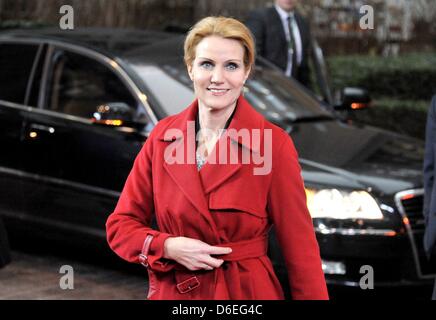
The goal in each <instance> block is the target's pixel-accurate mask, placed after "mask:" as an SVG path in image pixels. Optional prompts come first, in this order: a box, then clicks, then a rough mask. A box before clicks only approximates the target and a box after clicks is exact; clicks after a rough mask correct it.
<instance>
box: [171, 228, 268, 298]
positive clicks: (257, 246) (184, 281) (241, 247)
mask: <svg viewBox="0 0 436 320" xmlns="http://www.w3.org/2000/svg"><path fill="white" fill-rule="evenodd" d="M215 246H217V247H229V248H232V252H231V253H229V254H223V255H217V256H215V255H214V257H216V258H219V259H223V260H224V261H240V260H244V259H250V258H258V257H262V256H264V255H266V254H267V251H268V236H267V235H264V236H261V237H258V238H254V239H250V240H243V241H238V242H228V243H221V244H218V245H215ZM175 269H176V271H175V275H176V281H177V285H176V286H177V289H178V290H179V292H180V293H187V292H189V291H192V290H194V289H195V288H197V287H198V286H199V285H200V281H199V280H198V278H197V276H196V275H195V273H196V271H189V270H187V269H186V268H185V267H183V266H181V265H178V266H176V268H175Z"/></svg>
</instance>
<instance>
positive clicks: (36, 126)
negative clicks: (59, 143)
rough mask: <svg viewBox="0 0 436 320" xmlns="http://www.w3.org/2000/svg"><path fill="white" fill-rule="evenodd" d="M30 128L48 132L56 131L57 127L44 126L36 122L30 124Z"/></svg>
mask: <svg viewBox="0 0 436 320" xmlns="http://www.w3.org/2000/svg"><path fill="white" fill-rule="evenodd" d="M30 130H38V131H45V132H48V133H55V131H56V130H55V128H53V127H50V126H44V125H42V124H36V123H32V124H31V125H30Z"/></svg>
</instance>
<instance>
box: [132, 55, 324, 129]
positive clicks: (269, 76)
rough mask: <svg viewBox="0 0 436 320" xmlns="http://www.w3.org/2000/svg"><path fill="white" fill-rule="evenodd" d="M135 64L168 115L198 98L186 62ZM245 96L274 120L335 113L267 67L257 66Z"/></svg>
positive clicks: (245, 90)
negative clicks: (195, 96) (195, 95)
mask: <svg viewBox="0 0 436 320" xmlns="http://www.w3.org/2000/svg"><path fill="white" fill-rule="evenodd" d="M132 67H133V69H134V70H135V71H136V73H137V74H138V75H139V77H140V78H141V79H142V81H143V82H144V85H145V86H146V89H147V90H148V94H151V95H152V96H153V99H154V100H155V101H156V102H157V103H158V104H159V107H160V108H162V109H163V110H164V112H165V114H166V115H173V114H176V113H178V112H180V111H182V110H183V109H185V108H186V107H187V106H188V105H189V104H191V103H192V101H193V100H194V92H193V86H192V82H191V80H190V78H189V76H188V73H187V71H186V68H185V67H184V65H183V64H181V63H174V62H173V63H162V64H160V65H159V66H157V65H150V64H147V65H145V64H134V65H132ZM146 94H147V93H146ZM244 97H245V98H246V99H247V100H248V101H249V102H250V104H251V105H252V106H253V107H254V108H255V109H256V110H257V111H259V112H260V113H261V114H263V115H264V116H265V118H267V119H268V120H270V121H273V122H280V121H291V122H292V121H298V120H299V119H308V118H320V117H332V115H331V114H330V113H329V112H328V111H327V110H325V109H324V108H323V107H322V106H321V104H320V102H319V101H318V100H316V98H315V97H313V96H312V95H311V94H310V93H309V92H307V91H306V90H305V89H303V88H301V86H300V85H298V84H297V83H296V82H295V81H290V80H289V79H288V78H286V77H284V76H283V75H281V74H280V73H279V72H277V71H276V70H272V69H269V68H265V67H256V69H255V73H254V75H253V76H252V77H251V78H250V79H249V80H248V81H247V82H246V84H245V87H244Z"/></svg>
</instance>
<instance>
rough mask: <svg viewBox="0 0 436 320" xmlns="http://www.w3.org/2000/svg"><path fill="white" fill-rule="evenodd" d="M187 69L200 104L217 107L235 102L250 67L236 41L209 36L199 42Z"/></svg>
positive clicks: (239, 44)
mask: <svg viewBox="0 0 436 320" xmlns="http://www.w3.org/2000/svg"><path fill="white" fill-rule="evenodd" d="M188 72H189V76H190V78H191V80H192V81H193V83H194V90H195V95H196V96H197V98H198V100H199V103H200V105H202V106H203V107H206V108H209V109H214V110H218V109H225V108H229V107H232V106H233V105H234V104H235V103H236V100H237V99H238V97H239V96H240V94H241V91H242V87H243V85H244V82H245V80H247V78H248V75H249V72H250V70H249V69H247V68H245V66H244V48H243V46H242V45H241V43H240V42H239V41H237V40H233V39H225V38H221V37H218V36H209V37H206V38H204V39H203V40H201V41H200V42H199V43H198V45H197V48H196V51H195V59H194V61H193V63H192V66H189V67H188Z"/></svg>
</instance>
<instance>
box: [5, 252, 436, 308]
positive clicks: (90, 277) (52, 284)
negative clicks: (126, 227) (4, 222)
mask: <svg viewBox="0 0 436 320" xmlns="http://www.w3.org/2000/svg"><path fill="white" fill-rule="evenodd" d="M12 259H13V262H12V263H11V264H9V265H8V266H6V267H5V268H3V269H0V300H1V299H42V300H44V299H55V300H58V299H64V300H65V299H84V300H88V299H99V300H100V299H103V300H112V299H117V300H118V299H120V300H124V299H132V300H136V299H145V297H146V292H147V275H146V271H145V269H144V270H143V269H142V267H140V266H139V267H137V266H135V267H137V269H136V268H135V269H133V270H132V271H130V270H129V271H127V270H126V269H125V268H123V269H120V268H119V267H118V268H109V267H108V266H107V265H105V264H107V262H105V261H104V262H95V260H94V261H90V260H89V259H88V258H85V259H80V260H79V259H77V257H74V255H71V254H70V255H66V257H61V256H59V255H58V254H55V253H53V252H50V251H49V252H38V253H34V252H23V251H18V250H14V251H13V252H12ZM63 265H69V266H71V267H73V270H74V289H73V290H68V289H66V290H63V289H61V287H60V282H61V278H62V277H63V276H65V274H61V273H60V272H59V271H60V268H61V267H62V266H63ZM63 283H64V282H63ZM431 292H432V287H424V288H422V287H420V288H406V289H398V288H394V289H389V290H359V289H358V288H353V289H345V290H344V289H337V288H336V289H335V288H329V293H330V297H331V298H332V299H333V300H340V301H342V300H354V301H366V300H374V299H375V300H386V299H396V300H397V299H398V300H429V299H430V297H431Z"/></svg>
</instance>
